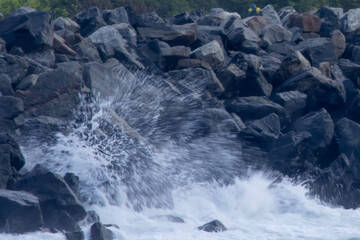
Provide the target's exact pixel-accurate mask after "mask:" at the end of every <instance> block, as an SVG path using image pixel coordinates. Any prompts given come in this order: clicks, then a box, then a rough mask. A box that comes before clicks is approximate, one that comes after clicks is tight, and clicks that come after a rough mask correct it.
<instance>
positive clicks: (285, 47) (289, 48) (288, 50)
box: [266, 42, 297, 56]
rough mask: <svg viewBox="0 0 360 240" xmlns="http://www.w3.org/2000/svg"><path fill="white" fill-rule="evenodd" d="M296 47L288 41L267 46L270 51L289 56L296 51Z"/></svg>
mask: <svg viewBox="0 0 360 240" xmlns="http://www.w3.org/2000/svg"><path fill="white" fill-rule="evenodd" d="M296 50H297V49H296V48H295V47H294V46H293V45H291V44H290V43H288V42H281V43H274V44H272V45H270V46H268V47H267V48H266V51H267V52H268V53H272V54H277V55H282V56H287V55H289V54H292V53H294V52H296Z"/></svg>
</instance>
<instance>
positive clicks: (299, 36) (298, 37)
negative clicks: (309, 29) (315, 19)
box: [289, 27, 305, 45]
mask: <svg viewBox="0 0 360 240" xmlns="http://www.w3.org/2000/svg"><path fill="white" fill-rule="evenodd" d="M289 31H290V32H292V37H291V43H292V44H294V45H297V44H299V43H300V42H302V41H304V40H305V39H304V38H303V35H304V33H303V32H302V31H301V29H300V28H298V27H292V28H290V29H289Z"/></svg>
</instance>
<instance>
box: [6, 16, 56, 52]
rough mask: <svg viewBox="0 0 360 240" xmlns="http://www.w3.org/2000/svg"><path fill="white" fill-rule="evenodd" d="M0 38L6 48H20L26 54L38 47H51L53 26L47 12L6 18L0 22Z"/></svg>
mask: <svg viewBox="0 0 360 240" xmlns="http://www.w3.org/2000/svg"><path fill="white" fill-rule="evenodd" d="M0 37H1V38H3V39H4V40H5V41H6V47H7V49H8V50H11V49H12V48H13V47H16V46H17V47H21V48H22V50H23V51H24V52H25V53H26V52H29V51H32V50H33V49H35V48H36V47H39V46H43V45H46V46H49V47H52V44H53V40H54V31H53V25H52V22H51V15H50V13H49V12H32V13H28V14H25V15H19V16H14V17H9V18H6V19H5V20H4V21H0Z"/></svg>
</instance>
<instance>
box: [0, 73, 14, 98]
mask: <svg viewBox="0 0 360 240" xmlns="http://www.w3.org/2000/svg"><path fill="white" fill-rule="evenodd" d="M0 93H1V94H2V95H4V96H6V95H10V96H11V95H14V90H13V88H12V86H11V79H10V77H9V75H7V74H1V73H0Z"/></svg>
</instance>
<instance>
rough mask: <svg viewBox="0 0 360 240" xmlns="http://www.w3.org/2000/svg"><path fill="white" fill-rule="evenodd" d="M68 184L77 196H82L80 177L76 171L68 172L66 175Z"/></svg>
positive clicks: (65, 178)
mask: <svg viewBox="0 0 360 240" xmlns="http://www.w3.org/2000/svg"><path fill="white" fill-rule="evenodd" d="M64 180H65V182H66V184H67V185H68V186H69V187H70V188H71V190H72V191H73V192H74V193H75V195H76V196H77V197H80V190H79V177H78V176H76V175H75V174H74V173H66V174H65V176H64Z"/></svg>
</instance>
